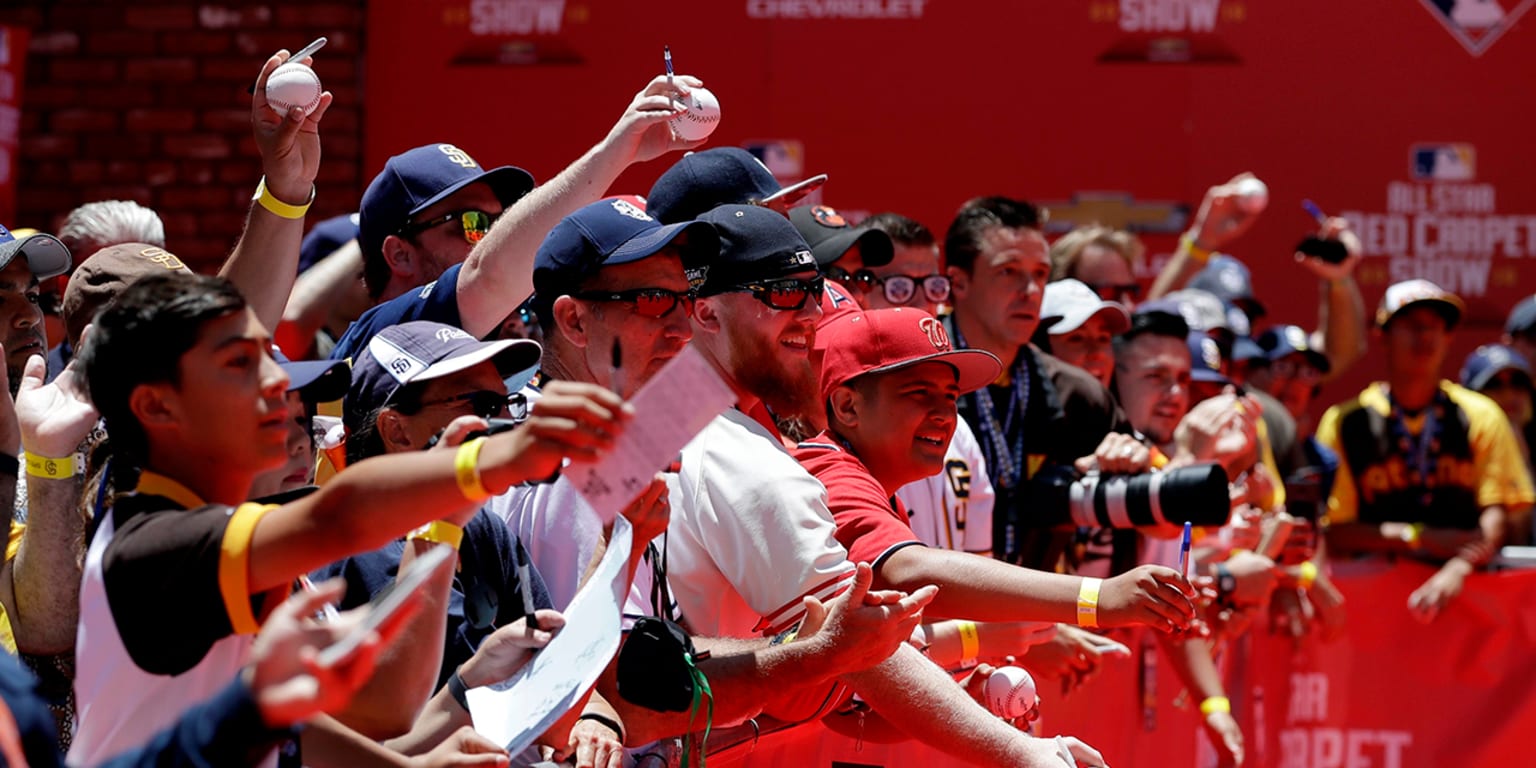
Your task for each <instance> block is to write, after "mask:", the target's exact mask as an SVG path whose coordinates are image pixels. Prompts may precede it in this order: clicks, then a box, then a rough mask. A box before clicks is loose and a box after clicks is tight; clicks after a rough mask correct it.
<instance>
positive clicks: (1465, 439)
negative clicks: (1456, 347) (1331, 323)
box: [1317, 381, 1536, 530]
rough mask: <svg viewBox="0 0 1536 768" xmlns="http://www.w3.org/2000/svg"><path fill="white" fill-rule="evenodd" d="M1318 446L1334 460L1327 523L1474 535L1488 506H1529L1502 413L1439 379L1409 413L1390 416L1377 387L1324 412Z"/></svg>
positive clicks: (1525, 479) (1526, 483)
mask: <svg viewBox="0 0 1536 768" xmlns="http://www.w3.org/2000/svg"><path fill="white" fill-rule="evenodd" d="M1317 439H1318V441H1319V442H1321V443H1322V444H1324V445H1326V446H1328V447H1329V448H1332V449H1333V450H1334V451H1336V452H1337V453H1338V454H1339V464H1340V466H1339V472H1338V476H1337V478H1336V480H1335V482H1334V486H1333V493H1332V495H1331V496H1330V497H1329V499H1328V518H1329V521H1330V522H1333V523H1351V522H1356V521H1359V522H1364V523H1381V522H1388V521H1392V522H1404V523H1423V524H1425V525H1428V526H1432V527H1437V528H1461V529H1468V530H1470V529H1473V528H1476V527H1477V523H1478V517H1479V515H1480V514H1481V511H1482V509H1483V508H1485V507H1490V506H1495V505H1502V506H1503V507H1505V508H1506V510H1507V511H1511V512H1513V511H1518V510H1520V509H1523V508H1525V507H1528V506H1530V505H1531V504H1532V502H1533V501H1536V492H1533V490H1532V487H1531V478H1530V475H1529V473H1528V472H1527V471H1526V468H1525V464H1524V462H1523V461H1522V459H1521V457H1520V449H1519V446H1518V444H1517V443H1516V442H1515V435H1514V432H1513V431H1512V430H1511V429H1510V426H1509V421H1508V420H1507V419H1506V418H1505V416H1504V412H1503V411H1502V410H1500V409H1499V406H1498V405H1497V404H1495V403H1494V402H1493V401H1492V400H1489V399H1488V398H1487V397H1484V396H1483V395H1480V394H1478V393H1476V392H1473V391H1471V390H1469V389H1465V388H1463V387H1460V386H1457V385H1456V384H1452V383H1451V382H1449V381H1441V382H1440V389H1439V391H1438V393H1437V394H1436V397H1435V400H1434V402H1433V403H1432V404H1431V405H1430V406H1429V407H1427V408H1425V409H1424V410H1422V411H1420V412H1418V413H1415V414H1403V413H1402V412H1400V411H1396V410H1395V409H1394V408H1393V405H1392V402H1391V399H1390V398H1389V397H1388V395H1387V390H1386V387H1385V386H1384V385H1383V384H1381V383H1379V382H1378V383H1375V384H1372V385H1370V386H1369V387H1367V388H1366V389H1365V390H1364V391H1362V392H1361V393H1360V394H1359V396H1357V397H1356V398H1354V399H1353V400H1349V401H1347V402H1343V403H1340V404H1338V405H1335V406H1333V407H1332V408H1329V409H1328V412H1327V413H1325V414H1323V419H1322V421H1321V422H1320V423H1319V424H1318V425H1317Z"/></svg>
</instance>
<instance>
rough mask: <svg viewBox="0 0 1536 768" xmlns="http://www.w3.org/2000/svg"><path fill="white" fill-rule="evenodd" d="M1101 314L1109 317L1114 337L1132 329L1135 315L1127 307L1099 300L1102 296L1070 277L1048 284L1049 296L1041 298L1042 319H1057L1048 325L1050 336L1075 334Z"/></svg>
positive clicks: (1046, 291) (1114, 302)
mask: <svg viewBox="0 0 1536 768" xmlns="http://www.w3.org/2000/svg"><path fill="white" fill-rule="evenodd" d="M1100 312H1105V313H1107V314H1108V315H1109V318H1110V323H1109V325H1110V329H1109V332H1110V333H1112V334H1115V335H1119V334H1121V333H1124V332H1125V331H1126V330H1127V329H1129V328H1130V327H1131V314H1130V313H1129V312H1126V311H1125V305H1123V304H1121V303H1120V302H1118V301H1105V300H1103V299H1101V298H1099V294H1098V293H1097V292H1095V291H1094V290H1093V289H1092V288H1089V287H1088V286H1087V285H1086V284H1084V283H1083V282H1082V281H1081V280H1073V279H1072V278H1070V277H1069V278H1067V279H1065V280H1057V281H1056V282H1054V283H1046V284H1045V296H1044V297H1043V298H1041V299H1040V316H1041V317H1042V318H1047V319H1049V318H1057V320H1056V322H1055V323H1054V324H1050V325H1048V326H1047V328H1046V332H1047V333H1050V334H1055V335H1060V334H1063V333H1071V332H1072V331H1075V330H1077V329H1078V328H1081V327H1082V325H1083V323H1086V322H1088V318H1090V317H1093V316H1094V315H1097V314H1099V313H1100Z"/></svg>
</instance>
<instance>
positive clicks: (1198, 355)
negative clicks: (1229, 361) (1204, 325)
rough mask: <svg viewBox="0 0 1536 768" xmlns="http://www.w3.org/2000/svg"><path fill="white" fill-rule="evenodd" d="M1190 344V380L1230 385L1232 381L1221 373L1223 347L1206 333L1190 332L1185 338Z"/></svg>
mask: <svg viewBox="0 0 1536 768" xmlns="http://www.w3.org/2000/svg"><path fill="white" fill-rule="evenodd" d="M1185 342H1186V343H1187V344H1189V378H1190V380H1191V381H1213V382H1216V383H1219V384H1229V383H1231V379H1228V378H1227V375H1226V374H1225V373H1222V372H1221V362H1222V360H1221V345H1220V344H1218V343H1216V340H1215V339H1213V338H1211V337H1210V335H1209V334H1207V333H1206V332H1205V331H1190V332H1189V336H1187V337H1185Z"/></svg>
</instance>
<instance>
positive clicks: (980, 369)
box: [839, 349, 1003, 395]
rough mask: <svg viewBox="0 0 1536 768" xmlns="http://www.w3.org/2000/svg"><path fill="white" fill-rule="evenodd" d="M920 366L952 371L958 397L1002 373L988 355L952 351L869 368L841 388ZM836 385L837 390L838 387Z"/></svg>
mask: <svg viewBox="0 0 1536 768" xmlns="http://www.w3.org/2000/svg"><path fill="white" fill-rule="evenodd" d="M923 363H945V364H947V365H949V366H950V367H952V368H954V369H955V375H956V379H955V383H956V384H958V385H959V387H960V394H962V395H963V394H966V393H968V392H975V391H976V390H978V389H981V388H982V387H985V386H987V385H988V384H991V383H992V382H994V381H997V377H998V376H999V375H1001V374H1002V372H1003V363H1002V361H1000V360H998V359H997V356H996V355H994V354H992V353H991V352H987V351H984V350H980V349H952V350H950V351H948V352H934V353H933V354H931V355H923V356H922V357H912V358H908V359H906V360H901V361H899V362H895V363H890V364H887V365H882V366H880V367H879V368H871V369H869V370H867V371H864V372H862V373H860V374H859V375H858V376H851V377H849V378H848V379H847V380H845V381H844V382H841V384H846V383H847V382H849V381H853V380H854V379H857V378H859V377H862V376H867V375H869V374H871V373H889V372H891V371H899V370H901V369H903V368H911V367H912V366H914V365H921V364H923ZM841 384H839V386H841Z"/></svg>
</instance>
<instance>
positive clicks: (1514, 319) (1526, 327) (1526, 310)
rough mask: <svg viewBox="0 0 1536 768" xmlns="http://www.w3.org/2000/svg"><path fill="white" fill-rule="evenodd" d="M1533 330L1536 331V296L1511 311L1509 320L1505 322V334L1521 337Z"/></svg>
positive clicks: (1523, 300) (1526, 298)
mask: <svg viewBox="0 0 1536 768" xmlns="http://www.w3.org/2000/svg"><path fill="white" fill-rule="evenodd" d="M1533 329H1536V296H1527V297H1525V298H1523V299H1521V300H1520V303H1519V304H1516V305H1515V308H1514V309H1511V310H1510V311H1509V318H1508V319H1507V320H1505V321H1504V332H1505V333H1507V334H1509V335H1511V336H1520V335H1523V334H1528V333H1530V332H1531V331H1532V330H1533Z"/></svg>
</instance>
